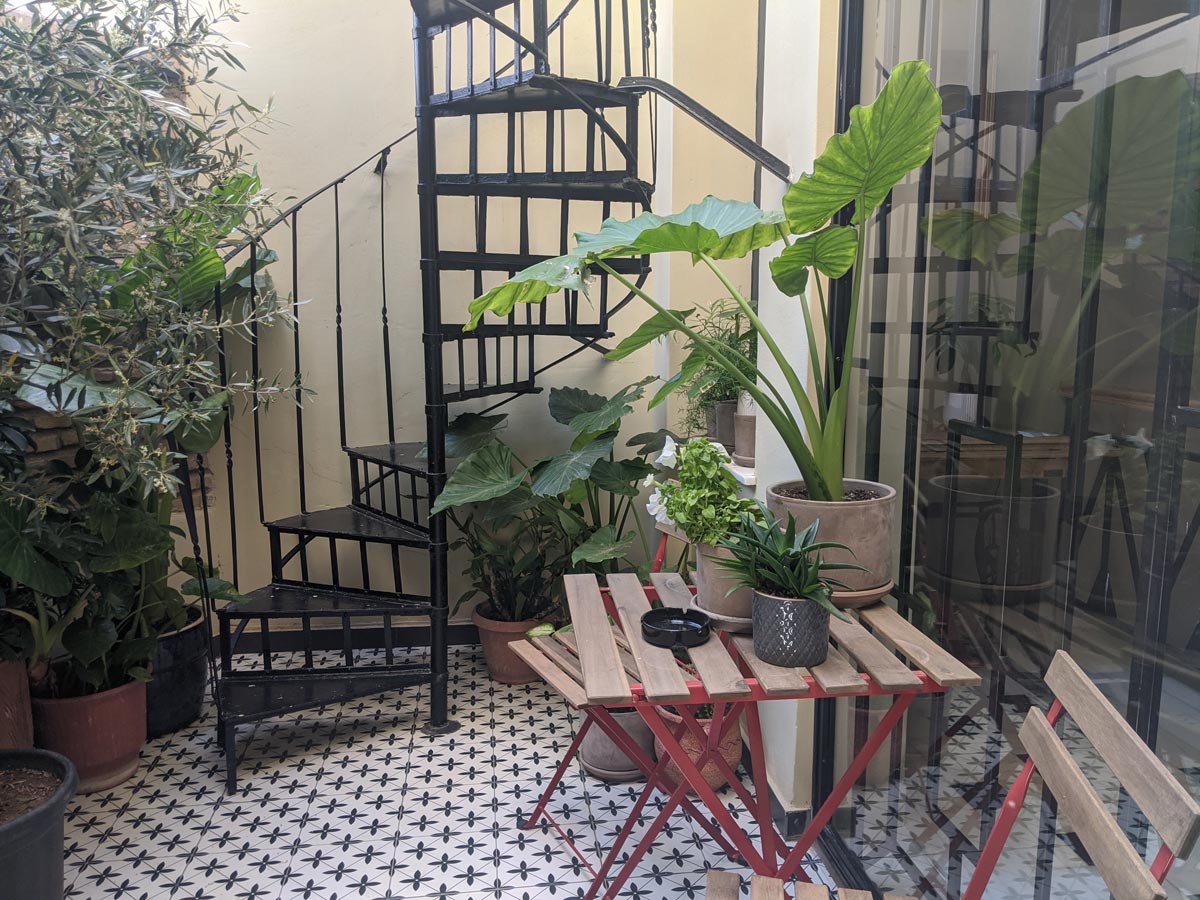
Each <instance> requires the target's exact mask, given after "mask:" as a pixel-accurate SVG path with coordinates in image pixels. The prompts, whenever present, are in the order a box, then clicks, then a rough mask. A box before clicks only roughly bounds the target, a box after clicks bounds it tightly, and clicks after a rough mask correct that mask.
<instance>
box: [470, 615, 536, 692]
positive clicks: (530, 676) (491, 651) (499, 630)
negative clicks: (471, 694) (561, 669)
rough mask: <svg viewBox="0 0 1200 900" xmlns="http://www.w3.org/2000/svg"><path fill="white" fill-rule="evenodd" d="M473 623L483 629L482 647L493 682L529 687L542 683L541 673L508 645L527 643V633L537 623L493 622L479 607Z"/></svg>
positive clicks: (529, 620) (524, 621)
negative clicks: (525, 638)
mask: <svg viewBox="0 0 1200 900" xmlns="http://www.w3.org/2000/svg"><path fill="white" fill-rule="evenodd" d="M471 621H472V622H474V623H475V627H476V628H478V629H479V643H480V644H481V645H482V646H483V658H484V659H485V660H487V667H488V674H489V675H490V676H491V677H492V681H499V682H500V683H501V684H529V683H530V682H531V681H537V680H538V674H537V672H535V671H533V669H531V668H529V665H528V664H527V663H526V662H525V660H523V659H521V657H519V656H517V654H516V653H514V652H513V650H512V648H511V647H509V646H508V645H509V644H511V643H513V642H514V641H519V640H523V639H524V637H525V632H527V631H528V630H529V629H530V628H533V627H534V626H535V625H537V624H538V622H537V620H536V619H524V620H522V621H520V622H501V621H500V620H499V619H489V618H488V617H487V616H485V615H484V614H483V613H482V612H481V611H480V608H479V607H478V606H477V607H475V609H474V610H472V611H471Z"/></svg>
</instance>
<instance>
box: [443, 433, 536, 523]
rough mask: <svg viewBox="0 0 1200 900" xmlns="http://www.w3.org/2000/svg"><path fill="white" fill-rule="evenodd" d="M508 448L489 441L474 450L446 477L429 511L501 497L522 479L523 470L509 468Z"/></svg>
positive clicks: (510, 452) (510, 463) (518, 485)
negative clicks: (516, 470)
mask: <svg viewBox="0 0 1200 900" xmlns="http://www.w3.org/2000/svg"><path fill="white" fill-rule="evenodd" d="M512 464H513V455H512V451H511V450H509V449H508V448H507V447H505V446H504V445H503V444H490V445H488V446H487V447H482V448H480V449H479V450H476V451H475V452H474V453H472V454H471V455H470V456H468V457H467V458H466V459H464V460H463V461H462V462H461V463H459V465H458V468H457V469H455V470H454V472H453V473H452V474H451V475H450V477H449V478H447V479H446V486H445V487H443V488H442V492H441V493H440V494H439V495H438V498H437V502H436V503H434V504H433V508H432V512H433V513H435V514H436V513H440V512H445V511H446V510H447V509H450V508H451V507H452V506H464V505H466V504H469V503H482V502H484V501H485V500H494V499H496V498H497V497H503V496H504V495H505V494H507V493H509V492H510V491H514V490H516V489H517V488H518V487H520V486H521V484H522V482H524V480H525V470H523V469H522V470H521V471H519V472H513V470H512Z"/></svg>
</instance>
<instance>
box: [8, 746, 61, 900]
mask: <svg viewBox="0 0 1200 900" xmlns="http://www.w3.org/2000/svg"><path fill="white" fill-rule="evenodd" d="M12 769H35V770H38V771H42V772H49V773H50V774H51V775H53V776H54V778H55V779H57V781H58V789H57V790H56V791H55V792H54V793H53V794H51V795H50V796H49V797H48V798H46V800H44V801H43V802H42V804H41V805H40V806H38V807H36V808H34V809H31V810H29V811H28V812H26V813H24V814H23V815H20V816H18V817H17V818H15V819H13V820H11V821H9V822H4V823H0V878H3V886H2V887H0V896H4V897H13V898H17V897H20V898H22V900H24V898H29V900H34V898H42V897H45V898H52V897H61V896H62V895H63V862H64V858H63V814H64V812H65V811H66V808H67V803H68V801H70V799H71V798H72V797H73V796H74V795H75V786H76V783H77V782H78V776H77V775H76V774H75V767H74V766H72V765H71V761H70V760H68V759H67V758H66V757H64V756H60V755H59V754H57V753H50V752H48V751H46V750H0V789H3V786H4V783H5V779H4V772H5V771H6V770H12Z"/></svg>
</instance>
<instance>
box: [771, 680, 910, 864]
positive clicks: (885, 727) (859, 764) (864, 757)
mask: <svg viewBox="0 0 1200 900" xmlns="http://www.w3.org/2000/svg"><path fill="white" fill-rule="evenodd" d="M916 697H917V695H916V694H915V693H904V694H897V695H896V699H895V701H893V703H892V708H891V709H889V710H888V711H887V714H886V715H885V716H884V717H883V719H882V720H881V721H880V722H879V724H878V725H877V726H875V730H874V731H873V732H872V733H871V736H870V737H869V738H867V741H866V743H864V744H863V747H862V749H861V750H860V751H858V754H857V755H856V756H855V757H854V759H853V760H851V762H850V766H849V767H848V768H847V769H846V771H845V772H844V773H843V774H842V777H841V778H840V779H839V780H838V783H837V784H835V785H834V786H833V790H832V791H830V792H829V796H828V797H826V798H825V802H824V803H822V804H821V808H820V809H819V810H818V811H817V813H816V814H815V815H814V816H813V818H812V821H811V822H809V823H808V827H807V828H805V829H804V832H803V833H802V834H801V835H800V838H799V839H798V840H797V841H796V843H795V845H794V846H793V847H792V849H791V851H790V852H789V853H788V855H787V856H786V857H785V858H784V861H783V865H782V866H781V867H780V869H779V877H780V878H781V879H782V880H784V881H787V880H788V879H789V878H791V877H792V876H793V875H795V874H796V873H797V872H799V871H801V869H800V863H801V862H802V861H803V860H804V855H805V854H806V853H807V852H808V851H809V850H810V849H811V848H812V845H813V844H815V843H816V841H817V837H818V836H819V835H820V834H821V831H822V830H824V828H825V826H826V825H828V824H829V822H830V820H831V819H832V818H833V814H834V813H835V812H837V809H838V807H839V806H840V805H841V803H842V801H843V800H844V799H846V795H847V794H849V793H850V789H851V788H853V787H854V783H855V782H856V781H858V779H859V776H861V775H862V773H863V772H865V771H866V768H867V766H868V765H869V764H870V762H871V759H872V758H873V757H874V756H875V754H876V753H877V752H878V751H879V748H880V746H881V745H882V744H883V742H884V741H885V740H887V736H888V735H889V734H890V733H891V731H892V729H893V728H895V727H896V725H897V723H899V721H900V720H901V719H902V718H903V717H904V713H905V712H907V711H908V708H909V706H911V705H912V702H913V700H914V699H916Z"/></svg>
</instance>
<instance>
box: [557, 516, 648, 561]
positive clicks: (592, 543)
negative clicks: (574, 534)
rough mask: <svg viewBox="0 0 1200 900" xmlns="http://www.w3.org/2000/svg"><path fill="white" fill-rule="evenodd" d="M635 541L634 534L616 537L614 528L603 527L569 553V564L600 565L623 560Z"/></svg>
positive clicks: (611, 526)
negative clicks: (613, 560) (611, 560)
mask: <svg viewBox="0 0 1200 900" xmlns="http://www.w3.org/2000/svg"><path fill="white" fill-rule="evenodd" d="M636 539H637V535H636V534H626V535H623V536H618V535H617V529H616V527H615V526H613V525H605V526H604V527H603V528H600V529H597V530H596V531H595V532H594V533H593V534H592V536H591V537H589V538H588V539H587V540H586V541H584V542H583V543H582V544H580V545H579V546H578V547H576V548H575V550H574V552H572V553H571V562H572V563H573V564H575V565H578V564H579V563H581V562H589V563H602V562H605V561H606V560H610V559H623V558H624V557H625V556H626V555H627V554H628V553H629V548H630V547H632V546H633V542H634V541H635V540H636Z"/></svg>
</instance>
